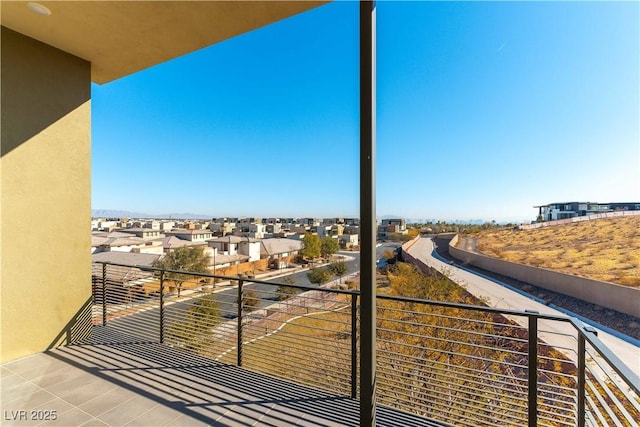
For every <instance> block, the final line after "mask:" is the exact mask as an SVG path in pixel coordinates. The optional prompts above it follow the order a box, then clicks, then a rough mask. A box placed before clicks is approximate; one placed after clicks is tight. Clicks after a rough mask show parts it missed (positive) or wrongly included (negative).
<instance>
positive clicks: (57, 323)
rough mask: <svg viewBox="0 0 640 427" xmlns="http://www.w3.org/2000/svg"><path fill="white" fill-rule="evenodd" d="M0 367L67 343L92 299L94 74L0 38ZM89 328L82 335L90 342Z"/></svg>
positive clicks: (74, 61)
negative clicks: (69, 331) (72, 325)
mask: <svg viewBox="0 0 640 427" xmlns="http://www.w3.org/2000/svg"><path fill="white" fill-rule="evenodd" d="M1 40H2V46H1V50H2V58H1V67H2V68H1V72H2V75H1V91H2V93H1V109H2V133H1V138H2V139H1V141H2V160H1V163H0V175H1V177H2V181H1V183H2V184H1V185H2V188H1V193H0V202H1V203H0V204H1V207H0V239H1V240H0V242H1V244H0V251H1V252H0V259H1V261H0V266H1V267H0V279H1V282H2V283H1V296H2V298H1V301H0V304H1V314H0V316H1V318H0V323H1V333H2V338H1V339H2V351H1V358H2V359H1V360H2V362H5V361H8V360H13V359H16V358H20V357H23V356H26V355H29V354H33V353H36V352H41V351H43V350H46V349H47V348H49V347H50V346H53V345H56V344H59V343H61V342H63V341H64V340H65V339H66V338H67V337H68V336H69V335H68V334H67V333H65V329H66V328H67V326H68V325H69V322H71V321H72V320H73V319H74V318H75V317H76V316H78V315H80V316H82V314H86V310H85V311H83V309H86V307H87V306H86V304H87V302H88V301H89V298H90V296H91V238H90V233H89V230H90V221H91V180H90V177H91V156H90V151H91V141H90V138H91V111H90V108H91V106H90V102H91V101H90V97H91V86H90V72H91V67H90V64H89V63H88V62H86V61H84V60H82V59H80V58H77V57H75V56H72V55H69V54H67V53H65V52H62V51H60V50H57V49H55V48H52V47H51V46H48V45H45V44H43V43H40V42H38V41H36V40H33V39H30V38H28V37H25V36H23V35H21V34H19V33H16V32H14V31H11V30H8V29H6V28H4V27H3V28H2V34H1ZM84 321H85V325H84V326H85V328H80V329H81V330H82V331H83V332H87V330H88V329H87V328H86V326H87V325H86V322H87V321H88V319H86V318H85V319H84Z"/></svg>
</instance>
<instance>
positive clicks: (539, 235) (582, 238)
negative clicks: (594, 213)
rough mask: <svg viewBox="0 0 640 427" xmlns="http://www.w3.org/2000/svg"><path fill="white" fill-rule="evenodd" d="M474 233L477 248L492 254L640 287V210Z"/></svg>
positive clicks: (519, 261) (515, 260)
mask: <svg viewBox="0 0 640 427" xmlns="http://www.w3.org/2000/svg"><path fill="white" fill-rule="evenodd" d="M473 236H474V237H477V239H478V247H477V248H478V251H479V252H481V253H483V254H485V255H488V256H491V257H496V258H500V259H504V260H506V261H512V262H517V263H521V264H527V265H533V266H535V267H542V268H548V269H552V270H556V271H560V272H562V273H568V274H573V275H577V276H582V277H588V278H591V279H595V280H600V281H605V282H613V283H617V284H620V285H625V286H633V287H640V216H631V217H622V218H610V219H598V220H592V221H583V222H577V223H573V224H564V225H557V226H551V227H544V228H538V229H534V230H513V229H501V230H487V231H482V232H480V233H476V234H474V235H473Z"/></svg>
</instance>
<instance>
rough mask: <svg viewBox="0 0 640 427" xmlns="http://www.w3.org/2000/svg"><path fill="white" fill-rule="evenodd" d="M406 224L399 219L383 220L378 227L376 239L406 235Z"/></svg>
mask: <svg viewBox="0 0 640 427" xmlns="http://www.w3.org/2000/svg"><path fill="white" fill-rule="evenodd" d="M407 233H408V231H407V224H406V222H405V220H404V219H401V218H385V219H383V220H382V222H381V223H380V225H379V226H378V238H381V239H385V238H387V237H389V236H390V235H392V234H407Z"/></svg>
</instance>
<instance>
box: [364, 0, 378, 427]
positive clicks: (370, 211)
mask: <svg viewBox="0 0 640 427" xmlns="http://www.w3.org/2000/svg"><path fill="white" fill-rule="evenodd" d="M375 22H376V12H375V2H374V1H362V2H360V230H361V232H360V233H361V236H360V237H361V244H360V257H361V258H360V262H361V269H360V295H361V296H360V425H361V426H362V427H370V426H375V425H376V407H375V405H376V399H375V397H376V229H377V221H376V198H375V194H376V188H375V145H376V144H375V140H376V138H375V135H376V131H375V127H376V115H375V107H376V102H375V99H376V98H375V86H376V77H375V76H376V75H375V70H376V66H375V49H376V46H375V39H376V26H375Z"/></svg>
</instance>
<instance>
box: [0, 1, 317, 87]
mask: <svg viewBox="0 0 640 427" xmlns="http://www.w3.org/2000/svg"><path fill="white" fill-rule="evenodd" d="M27 3H28V2H26V1H2V3H1V7H2V10H1V22H2V25H3V26H5V27H7V28H10V29H12V30H14V31H17V32H19V33H22V34H24V35H27V36H29V37H31V38H34V39H36V40H39V41H41V42H43V43H46V44H48V45H51V46H54V47H56V48H58V49H61V50H64V51H66V52H69V53H71V54H73V55H75V56H78V57H80V58H83V59H85V60H87V61H90V62H91V79H92V81H94V82H96V83H106V82H109V81H111V80H114V79H117V78H120V77H123V76H126V75H128V74H131V73H134V72H136V71H139V70H142V69H145V68H148V67H151V66H153V65H156V64H159V63H161V62H164V61H167V60H170V59H173V58H175V57H178V56H180V55H184V54H186V53H189V52H193V51H195V50H198V49H201V48H204V47H206V46H210V45H212V44H214V43H217V42H220V41H222V40H226V39H228V38H231V37H233V36H236V35H239V34H242V33H245V32H248V31H251V30H254V29H256V28H259V27H262V26H264V25H268V24H271V23H273V22H276V21H279V20H281V19H284V18H287V17H289V16H292V15H295V14H298V13H300V12H304V11H306V10H309V9H311V8H314V7H316V6H318V5H321V4H324V3H326V1H39V2H38V3H39V4H41V5H43V6H45V7H47V8H48V9H49V10H51V14H50V15H49V16H42V15H38V14H36V13H34V12H32V11H31V10H30V9H29V8H28V7H27Z"/></svg>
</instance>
